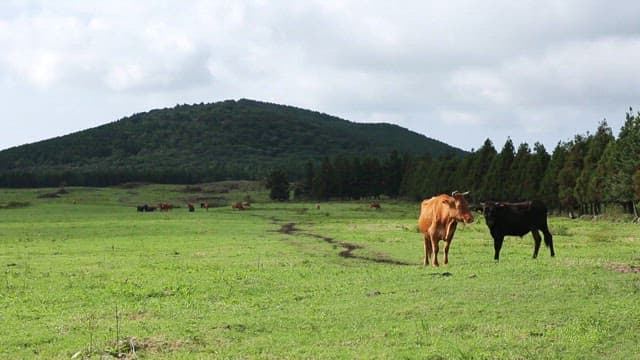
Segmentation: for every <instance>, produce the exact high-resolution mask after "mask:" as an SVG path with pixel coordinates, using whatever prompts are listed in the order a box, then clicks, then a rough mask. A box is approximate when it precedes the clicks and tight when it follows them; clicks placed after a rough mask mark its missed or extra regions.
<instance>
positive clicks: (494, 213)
mask: <svg viewBox="0 0 640 360" xmlns="http://www.w3.org/2000/svg"><path fill="white" fill-rule="evenodd" d="M480 205H481V206H482V215H484V219H485V221H486V222H487V225H488V226H489V227H493V225H495V223H496V220H497V218H498V211H500V209H501V208H502V207H504V205H502V204H500V203H496V202H493V201H485V202H483V203H480Z"/></svg>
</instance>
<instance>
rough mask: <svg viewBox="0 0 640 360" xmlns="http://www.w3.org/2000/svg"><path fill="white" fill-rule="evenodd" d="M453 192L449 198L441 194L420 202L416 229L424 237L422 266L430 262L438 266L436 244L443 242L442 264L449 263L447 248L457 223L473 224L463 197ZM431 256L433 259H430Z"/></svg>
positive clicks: (462, 194)
mask: <svg viewBox="0 0 640 360" xmlns="http://www.w3.org/2000/svg"><path fill="white" fill-rule="evenodd" d="M468 193H469V192H468V191H467V192H465V193H460V192H457V191H454V192H453V193H452V194H451V196H449V195H446V194H442V195H438V196H434V197H432V198H431V199H426V200H424V201H422V205H421V209H420V217H419V218H418V229H419V230H420V232H421V233H422V235H423V237H424V265H425V266H427V264H428V263H429V260H431V265H432V266H438V250H439V248H438V242H440V240H444V242H445V244H444V257H443V259H442V261H443V262H444V264H445V265H446V264H448V263H449V246H451V240H453V234H454V233H455V232H456V226H457V225H458V222H459V221H463V222H465V223H471V222H473V215H471V211H470V210H469V204H468V203H467V199H465V197H464V196H465V195H467V194H468ZM432 254H433V257H432Z"/></svg>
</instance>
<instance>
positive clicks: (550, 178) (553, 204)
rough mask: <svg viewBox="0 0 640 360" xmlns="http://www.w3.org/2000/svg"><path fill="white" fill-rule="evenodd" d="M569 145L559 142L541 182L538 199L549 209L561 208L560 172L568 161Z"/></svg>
mask: <svg viewBox="0 0 640 360" xmlns="http://www.w3.org/2000/svg"><path fill="white" fill-rule="evenodd" d="M568 148H569V144H567V143H563V142H559V143H558V144H557V145H556V147H555V149H554V150H553V153H552V154H551V158H550V160H549V165H548V166H547V170H546V171H545V173H544V176H543V177H542V181H541V182H540V190H539V191H538V198H540V199H542V201H544V202H545V203H546V204H547V206H548V207H549V208H552V209H558V208H559V207H560V200H559V197H558V175H559V173H560V170H561V169H562V168H563V167H564V162H565V161H566V158H567V154H568V152H569V150H568Z"/></svg>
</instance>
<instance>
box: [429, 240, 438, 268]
mask: <svg viewBox="0 0 640 360" xmlns="http://www.w3.org/2000/svg"><path fill="white" fill-rule="evenodd" d="M438 242H439V241H438V240H433V238H431V246H432V247H433V249H432V250H433V261H432V262H431V265H432V266H440V264H438V250H440V247H439V245H438Z"/></svg>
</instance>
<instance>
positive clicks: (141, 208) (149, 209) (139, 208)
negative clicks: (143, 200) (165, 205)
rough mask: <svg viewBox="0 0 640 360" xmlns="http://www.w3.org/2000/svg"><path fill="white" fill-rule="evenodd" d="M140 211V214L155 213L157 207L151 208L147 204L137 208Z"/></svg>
mask: <svg viewBox="0 0 640 360" xmlns="http://www.w3.org/2000/svg"><path fill="white" fill-rule="evenodd" d="M136 208H137V209H138V211H139V212H145V211H146V212H151V211H155V210H156V207H155V206H149V205H147V204H144V205H139V206H137V207H136Z"/></svg>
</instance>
